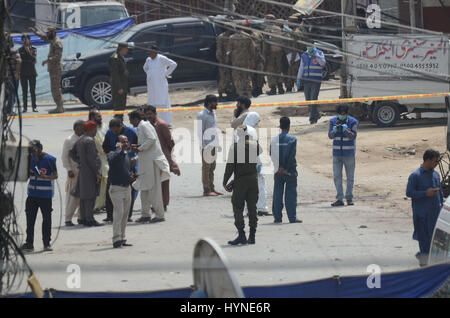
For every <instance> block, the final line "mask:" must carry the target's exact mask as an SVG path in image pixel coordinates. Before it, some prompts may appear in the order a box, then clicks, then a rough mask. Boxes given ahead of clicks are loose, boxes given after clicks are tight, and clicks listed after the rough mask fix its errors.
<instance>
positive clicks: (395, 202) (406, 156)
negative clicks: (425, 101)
mask: <svg viewBox="0 0 450 318" xmlns="http://www.w3.org/2000/svg"><path fill="white" fill-rule="evenodd" d="M434 122H435V123H434V124H432V125H431V126H430V125H427V126H422V125H420V124H413V125H403V126H401V127H394V128H377V127H375V126H374V125H372V124H369V123H367V122H363V123H362V124H361V125H360V129H359V132H358V137H357V155H356V171H355V189H354V195H355V201H367V202H372V203H373V204H375V205H376V206H377V207H380V208H387V207H389V208H398V209H399V210H401V211H410V209H411V208H410V207H411V202H410V200H409V199H407V198H406V195H405V191H406V184H407V181H408V177H409V175H410V174H411V172H412V171H414V170H415V169H416V168H418V167H419V166H420V164H421V163H422V161H423V160H422V155H423V152H424V151H425V150H426V149H429V148H433V149H436V150H438V151H440V152H445V150H446V146H445V145H446V141H445V139H446V126H444V124H443V123H442V120H435V121H434ZM294 134H295V135H297V136H298V138H299V145H300V147H299V149H298V150H297V160H298V161H299V162H300V164H303V165H305V166H307V167H309V168H310V169H312V170H313V171H314V172H317V173H320V174H322V175H325V176H327V177H329V178H330V179H332V140H330V139H329V138H328V124H327V123H322V124H320V125H317V126H316V127H315V128H314V129H308V128H303V127H302V128H296V129H295V130H294ZM330 182H332V180H330ZM333 195H334V194H333Z"/></svg>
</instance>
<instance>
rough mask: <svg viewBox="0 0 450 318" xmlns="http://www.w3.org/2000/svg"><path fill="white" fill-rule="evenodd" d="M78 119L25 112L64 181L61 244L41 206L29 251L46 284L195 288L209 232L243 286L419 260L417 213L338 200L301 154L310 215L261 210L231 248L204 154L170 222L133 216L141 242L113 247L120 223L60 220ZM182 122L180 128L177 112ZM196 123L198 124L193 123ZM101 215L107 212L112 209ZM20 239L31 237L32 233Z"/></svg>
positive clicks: (190, 168) (226, 201) (226, 217)
mask: <svg viewBox="0 0 450 318" xmlns="http://www.w3.org/2000/svg"><path fill="white" fill-rule="evenodd" d="M330 94H331V93H330ZM295 95H296V94H290V95H284V96H283V97H278V96H272V97H262V98H260V99H258V100H257V101H255V102H266V101H270V100H280V98H282V101H287V100H296V99H299V98H298V96H295ZM302 97H303V96H302ZM45 107H46V106H43V108H45ZM76 107H79V106H76ZM48 108H50V107H48ZM219 112H222V111H219ZM223 112H225V111H223ZM192 114H193V116H195V113H192ZM224 114H225V113H224ZM219 115H220V114H219ZM110 118H111V116H105V118H104V121H105V122H108V121H109V119H110ZM76 119H77V118H70V117H68V118H59V119H51V118H50V119H47V118H45V119H44V118H42V119H26V120H24V135H25V136H26V137H27V138H29V139H40V140H41V142H42V143H43V145H44V151H46V152H48V153H50V154H52V155H54V156H56V157H57V158H58V162H57V164H58V169H59V175H60V177H59V179H58V184H59V185H58V187H57V188H59V189H60V191H62V192H61V193H60V192H59V191H58V190H57V191H56V195H55V198H54V201H53V203H54V212H53V224H52V227H53V230H52V239H55V238H56V237H57V239H56V241H55V242H54V244H53V247H54V251H52V252H45V253H44V252H42V251H41V249H42V248H43V246H42V241H41V233H40V232H41V231H40V225H41V222H42V219H41V216H40V215H39V216H38V218H37V222H36V230H35V250H36V251H35V252H34V253H30V254H27V261H28V262H29V264H30V265H31V267H32V268H33V270H34V272H35V274H36V275H37V277H38V279H39V280H40V282H41V284H42V286H43V287H44V288H55V289H60V290H72V291H137V290H161V289H171V288H178V287H188V286H190V285H192V284H193V278H192V257H193V249H194V246H195V243H196V242H197V240H198V239H200V238H203V237H209V238H211V239H213V240H214V241H216V242H217V243H218V244H219V245H220V246H221V247H222V249H223V252H224V253H225V255H226V257H227V259H228V262H229V265H230V268H231V270H232V271H233V272H234V273H235V274H236V276H237V279H238V281H239V283H240V284H241V285H242V286H255V285H274V284H284V283H293V282H301V281H308V280H313V279H319V278H325V277H330V276H333V275H368V274H367V272H366V270H367V266H368V265H370V264H377V265H379V266H380V267H381V270H382V271H384V272H391V271H397V270H403V269H411V268H416V267H417V261H416V259H415V258H414V254H415V253H416V252H417V243H416V242H415V241H413V240H412V239H411V236H412V220H411V216H410V214H408V213H404V212H399V211H396V210H382V209H379V208H377V207H376V206H364V205H360V204H359V202H358V200H357V198H355V203H356V205H355V206H352V207H347V206H346V207H341V208H332V207H331V206H330V203H331V202H333V201H334V195H335V190H334V186H333V183H332V180H330V179H328V178H326V177H323V176H320V175H317V174H314V173H312V172H311V171H310V170H309V169H308V167H305V166H303V165H302V163H301V162H300V163H299V177H298V181H299V189H298V196H299V199H298V212H297V213H298V216H299V217H300V218H301V219H302V220H303V223H302V224H289V223H286V222H287V217H286V216H284V222H285V223H283V224H279V225H278V224H277V225H275V224H274V223H273V218H272V217H260V218H259V225H258V231H257V234H256V244H255V245H253V246H243V247H230V246H228V245H227V244H226V242H227V241H228V240H230V239H234V237H235V236H236V230H235V228H234V225H233V222H234V220H233V216H232V215H233V214H232V209H231V202H230V201H231V196H230V195H229V194H226V195H224V196H221V197H217V198H205V197H202V192H203V191H202V185H201V164H200V163H182V164H180V168H181V172H182V175H181V176H180V177H177V176H174V175H172V179H171V181H170V183H171V202H170V205H169V210H168V212H167V214H166V222H163V223H157V224H144V225H140V224H136V223H129V225H128V227H127V238H128V242H130V243H132V244H133V246H132V247H128V248H121V249H113V248H112V243H111V238H112V226H111V224H107V225H105V226H103V227H99V228H85V227H81V226H75V227H71V228H67V227H64V226H62V227H60V228H59V226H60V225H61V223H62V224H64V218H63V217H62V215H61V213H64V211H62V206H63V205H62V204H63V201H64V197H65V193H64V188H65V181H66V171H65V170H64V168H63V167H62V164H61V159H60V157H61V152H62V144H63V141H64V139H65V138H66V137H67V136H69V135H70V134H71V128H72V123H73V122H74V120H76ZM322 120H325V119H322ZM306 121H307V119H306V118H303V119H298V120H296V121H295V123H294V124H295V125H304V124H307V123H306ZM174 124H175V127H177V128H179V127H180V126H179V124H178V123H177V120H176V119H175V121H174ZM187 128H188V129H190V130H191V131H192V127H187ZM300 142H301V141H300ZM330 169H331V160H330ZM223 172H224V165H223V164H218V166H217V169H216V177H215V180H216V182H215V183H216V186H217V188H218V189H220V188H221V186H220V185H221V184H222V177H223ZM266 183H267V188H268V194H269V195H268V204H269V206H271V203H272V189H273V176H272V175H267V178H266ZM60 196H61V198H60ZM25 199H26V184H25V183H21V184H19V186H18V189H17V194H16V197H15V203H16V207H17V209H18V211H19V218H18V221H19V224H20V226H21V229H22V233H24V232H25V214H24V203H25ZM61 199H62V200H61ZM367 204H369V203H367ZM135 210H136V212H135V213H134V216H133V218H134V219H136V218H137V217H138V216H139V214H140V212H139V210H140V199H139V198H138V200H137V203H136V205H135ZM283 213H285V212H283ZM95 217H96V219H97V220H99V221H101V220H102V219H103V218H104V217H105V214H99V215H96V216H95ZM74 221H75V219H74ZM246 222H247V221H246ZM19 239H21V240H22V241H23V240H24V237H23V236H20V237H19ZM70 264H77V265H78V266H79V267H80V269H81V276H80V277H81V286H80V288H70V287H71V284H70V283H69V284H68V280H70V278H71V276H70V275H71V273H70V271H69V272H67V269H68V266H69V265H70ZM72 287H73V286H72Z"/></svg>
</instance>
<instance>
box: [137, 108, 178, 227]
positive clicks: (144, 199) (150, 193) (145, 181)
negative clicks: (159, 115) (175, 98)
mask: <svg viewBox="0 0 450 318" xmlns="http://www.w3.org/2000/svg"><path fill="white" fill-rule="evenodd" d="M128 116H129V118H130V123H131V124H132V125H133V126H134V127H137V130H138V143H139V145H132V149H131V150H132V151H133V152H136V153H137V154H138V171H137V179H136V181H135V182H134V183H133V184H132V186H133V188H134V189H135V190H139V191H140V192H141V210H142V215H141V217H140V218H139V219H138V220H136V222H139V223H143V222H150V223H156V222H162V221H164V220H165V219H164V204H163V196H162V188H161V182H164V181H166V180H169V178H170V167H169V162H168V161H167V159H166V156H165V155H164V153H163V151H162V149H161V144H160V143H159V139H158V134H157V133H156V130H155V128H154V127H153V126H152V124H150V123H149V122H148V121H145V120H142V119H141V115H140V114H139V112H137V111H132V112H131V113H129V114H128ZM151 207H153V209H154V210H155V213H156V217H155V218H153V219H152V218H151V214H150V208H151Z"/></svg>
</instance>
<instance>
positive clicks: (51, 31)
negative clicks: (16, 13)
mask: <svg viewBox="0 0 450 318" xmlns="http://www.w3.org/2000/svg"><path fill="white" fill-rule="evenodd" d="M30 30H31V31H32V32H33V33H34V34H35V35H37V36H38V37H40V38H41V39H42V40H43V41H45V42H48V43H50V50H49V52H48V58H47V60H45V61H43V62H42V66H44V65H45V64H48V66H47V70H48V73H49V75H50V86H51V90H52V96H53V100H54V101H55V104H56V108H55V109H52V110H50V111H49V113H50V114H54V113H64V105H63V98H62V92H61V76H62V53H63V44H62V41H61V39H60V38H59V37H58V36H57V35H56V28H54V27H49V28H47V32H46V34H45V35H44V34H39V33H37V31H36V29H35V28H30Z"/></svg>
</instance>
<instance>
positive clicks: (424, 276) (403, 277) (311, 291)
mask: <svg viewBox="0 0 450 318" xmlns="http://www.w3.org/2000/svg"><path fill="white" fill-rule="evenodd" d="M449 277H450V262H448V263H445V264H439V265H434V266H429V267H425V268H420V269H415V270H409V271H402V272H396V273H386V274H381V276H380V285H379V288H369V287H368V285H367V279H368V276H347V277H333V278H327V279H323V280H316V281H312V282H304V283H295V284H287V285H275V286H255V287H243V288H242V290H243V292H244V295H245V297H246V298H422V297H427V296H430V295H431V294H432V293H434V292H435V291H436V290H438V289H439V288H441V287H442V285H443V284H444V283H445V282H446V281H447V280H448V279H449ZM191 293H192V290H191V289H190V288H182V289H172V290H164V291H151V292H150V291H148V292H146V291H142V292H71V291H59V290H52V296H53V297H55V298H189V297H190V295H191ZM48 296H49V293H48V291H47V292H46V297H48ZM16 297H27V298H28V297H34V295H33V294H32V293H27V294H24V295H16Z"/></svg>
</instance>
